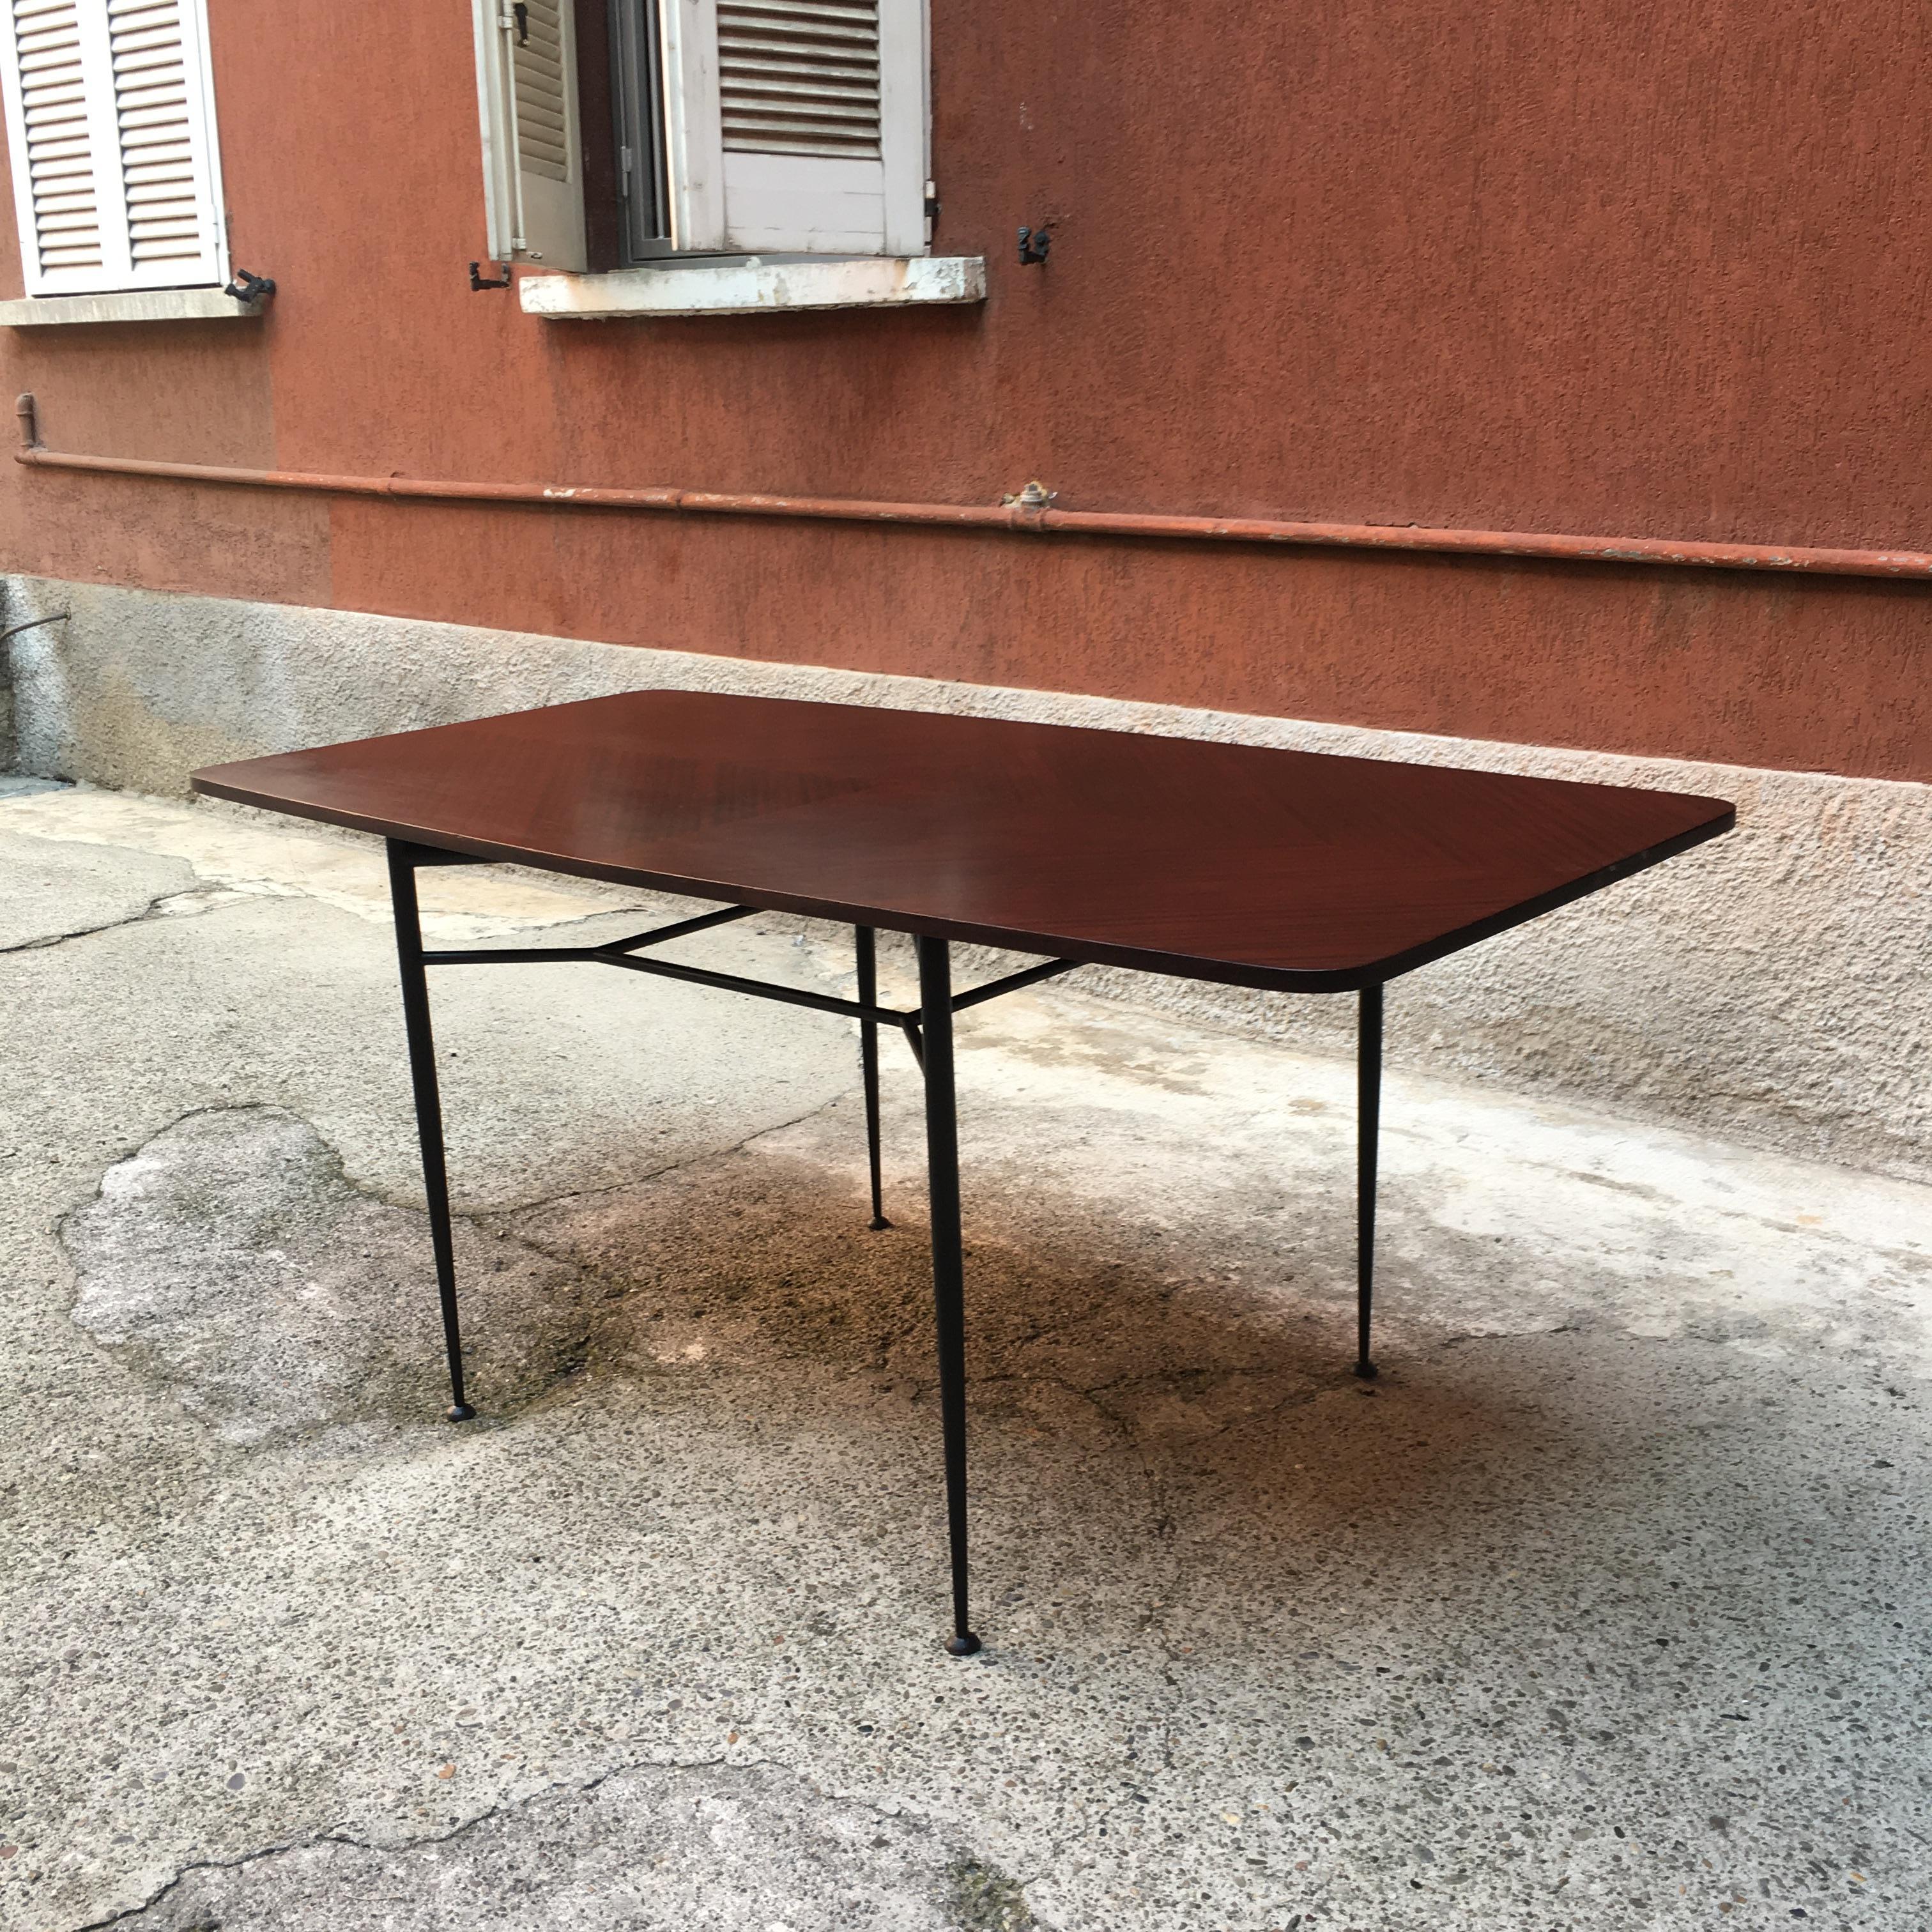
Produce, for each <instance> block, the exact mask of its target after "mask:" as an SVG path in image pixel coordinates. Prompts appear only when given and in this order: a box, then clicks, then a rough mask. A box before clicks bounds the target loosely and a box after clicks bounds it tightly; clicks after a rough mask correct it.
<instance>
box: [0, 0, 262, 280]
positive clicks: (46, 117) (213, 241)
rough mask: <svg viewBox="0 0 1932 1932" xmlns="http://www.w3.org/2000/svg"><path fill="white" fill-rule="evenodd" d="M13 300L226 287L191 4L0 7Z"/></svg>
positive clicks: (197, 9) (199, 31) (207, 87)
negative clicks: (21, 282) (21, 285)
mask: <svg viewBox="0 0 1932 1932" xmlns="http://www.w3.org/2000/svg"><path fill="white" fill-rule="evenodd" d="M0 6H4V7H5V8H6V10H7V32H6V33H5V35H4V37H0V40H4V45H0V83H4V86H5V101H6V115H7V146H8V151H9V152H10V154H11V157H12V161H13V199H14V205H15V207H16V208H17V211H18V213H19V219H20V255H21V261H22V266H23V268H24V269H25V271H26V287H27V293H28V294H29V295H34V296H52V295H82V294H92V293H101V292H102V291H104V290H116V289H154V288H197V287H206V286H208V284H218V283H220V282H222V281H225V280H226V277H227V261H226V248H225V246H224V242H223V233H222V220H221V212H220V190H219V179H220V171H219V167H218V163H217V154H216V148H215V139H214V89H213V86H212V83H211V80H210V77H209V73H208V39H207V29H206V25H205V20H204V17H203V15H202V5H201V0H0Z"/></svg>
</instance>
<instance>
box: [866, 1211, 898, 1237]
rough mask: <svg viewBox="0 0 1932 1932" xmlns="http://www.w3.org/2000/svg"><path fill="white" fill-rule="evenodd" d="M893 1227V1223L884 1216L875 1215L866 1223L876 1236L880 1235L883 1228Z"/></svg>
mask: <svg viewBox="0 0 1932 1932" xmlns="http://www.w3.org/2000/svg"><path fill="white" fill-rule="evenodd" d="M865 1226H867V1227H868V1228H869V1229H871V1231H872V1232H873V1233H874V1234H875V1235H876V1234H877V1233H878V1232H879V1231H880V1229H882V1228H889V1227H890V1226H892V1223H891V1222H889V1221H888V1220H886V1217H884V1215H883V1214H874V1216H873V1217H872V1218H871V1220H869V1221H868V1222H867V1223H865Z"/></svg>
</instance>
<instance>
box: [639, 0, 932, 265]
mask: <svg viewBox="0 0 1932 1932" xmlns="http://www.w3.org/2000/svg"><path fill="white" fill-rule="evenodd" d="M662 4H663V13H662V25H663V29H664V41H665V47H664V72H665V77H666V89H667V97H668V98H667V113H666V116H665V120H666V127H667V140H666V146H667V151H668V152H667V160H668V163H669V172H670V187H671V193H670V202H671V210H672V229H673V236H672V239H673V245H675V246H676V247H677V248H680V249H718V250H729V251H741V250H742V251H746V252H748V253H759V254H766V253H769V254H780V253H783V254H790V253H801V254H860V255H879V254H888V255H912V254H922V253H923V252H924V251H925V247H926V197H925V182H926V8H925V5H924V0H662Z"/></svg>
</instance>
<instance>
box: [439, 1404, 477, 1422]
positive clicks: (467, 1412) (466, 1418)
mask: <svg viewBox="0 0 1932 1932" xmlns="http://www.w3.org/2000/svg"><path fill="white" fill-rule="evenodd" d="M444 1414H445V1416H446V1418H447V1419H448V1420H449V1421H452V1422H473V1421H475V1419H476V1412H475V1410H474V1409H472V1408H471V1407H470V1406H469V1403H466V1402H459V1403H455V1404H454V1405H452V1406H451V1407H450V1408H449V1409H446V1411H445V1412H444Z"/></svg>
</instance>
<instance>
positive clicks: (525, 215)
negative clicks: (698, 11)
mask: <svg viewBox="0 0 1932 1932" xmlns="http://www.w3.org/2000/svg"><path fill="white" fill-rule="evenodd" d="M475 19H476V89H477V98H478V104H479V106H480V107H481V113H482V120H483V188H484V211H485V214H486V216H487V221H488V226H489V248H490V256H491V258H492V259H493V260H496V261H499V262H508V261H512V260H514V261H527V262H538V263H541V264H542V265H543V266H544V267H545V268H547V269H574V270H579V271H580V270H581V269H583V267H584V266H585V264H586V257H585V254H584V233H583V148H582V145H581V143H580V139H579V137H578V132H577V36H576V20H575V17H574V0H515V4H514V5H512V4H511V0H475Z"/></svg>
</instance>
